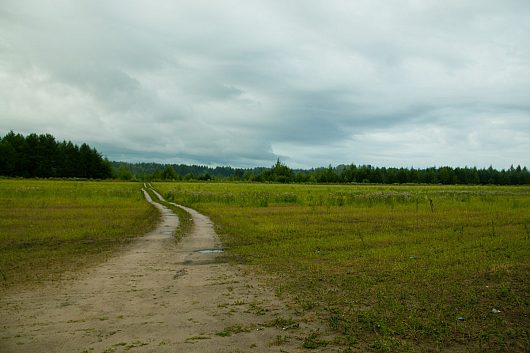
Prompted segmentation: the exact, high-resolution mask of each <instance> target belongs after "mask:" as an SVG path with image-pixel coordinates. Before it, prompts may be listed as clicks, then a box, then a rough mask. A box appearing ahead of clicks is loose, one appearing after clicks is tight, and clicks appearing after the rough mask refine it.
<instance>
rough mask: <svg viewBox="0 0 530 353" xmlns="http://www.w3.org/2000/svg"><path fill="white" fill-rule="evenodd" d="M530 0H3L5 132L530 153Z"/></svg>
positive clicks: (168, 143) (472, 155)
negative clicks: (115, 0) (123, 0)
mask: <svg viewBox="0 0 530 353" xmlns="http://www.w3.org/2000/svg"><path fill="white" fill-rule="evenodd" d="M528 18H530V3H529V2H528V1H523V0H521V1H517V0H512V1H510V0H506V1H502V2H498V1H486V2H484V1H456V0H455V1H445V2H442V3H440V2H438V1H408V2H406V3H405V4H403V3H400V4H398V3H395V2H389V1H355V2H351V1H338V0H337V1H327V2H321V1H306V2H304V5H303V6H301V5H300V3H299V2H294V1H245V2H241V1H224V0H223V1H215V2H211V1H197V0H193V1H192V0H190V1H170V0H165V1H164V0H162V1H157V2H150V1H129V2H127V3H120V2H109V1H105V0H100V1H94V0H92V1H88V0H87V1H75V2H70V1H60V0H53V1H52V0H49V1H39V2H38V3H35V2H34V1H26V0H16V1H14V0H4V1H2V4H0V96H1V98H0V132H1V133H2V134H4V133H5V132H7V131H8V130H11V129H12V130H15V131H20V132H25V133H28V132H39V133H41V132H50V133H52V134H54V135H55V136H57V137H58V138H60V139H69V140H73V141H80V142H84V141H87V142H89V143H91V144H93V145H95V146H96V147H97V148H98V150H100V151H102V152H103V153H104V154H105V155H107V156H108V157H109V158H110V159H114V160H128V161H166V162H177V163H180V162H183V163H200V164H210V165H223V164H230V165H234V166H243V167H245V166H256V165H269V164H271V163H272V162H273V161H274V160H275V159H276V158H277V157H280V158H282V159H283V160H284V161H286V162H287V163H288V164H289V165H291V166H294V167H310V166H320V165H328V164H339V163H351V162H355V163H370V164H373V165H381V166H418V167H424V166H431V165H446V164H447V165H453V166H464V165H468V166H471V165H476V166H488V165H490V164H493V165H494V166H495V167H499V168H506V167H509V165H510V164H512V163H513V164H521V165H527V166H530V153H529V151H530V100H529V98H528V97H530V45H529V44H528V43H530V34H529V33H530V23H529V21H528V20H527V19H528Z"/></svg>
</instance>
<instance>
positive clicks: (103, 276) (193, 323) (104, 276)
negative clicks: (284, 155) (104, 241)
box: [0, 194, 336, 353]
mask: <svg viewBox="0 0 530 353" xmlns="http://www.w3.org/2000/svg"><path fill="white" fill-rule="evenodd" d="M145 195H146V199H147V200H148V201H149V202H151V203H153V204H154V205H155V206H156V207H157V208H158V209H159V210H160V212H161V222H160V224H159V226H158V227H157V229H156V230H154V231H153V232H151V233H149V234H147V235H145V236H143V237H141V238H139V239H137V240H136V241H135V242H133V243H132V244H131V245H130V246H128V247H127V248H126V249H125V250H124V251H122V252H121V253H120V254H118V255H117V256H115V257H113V258H111V259H110V260H108V261H107V262H105V263H103V264H101V265H99V266H96V267H93V268H90V269H87V270H86V271H84V272H83V273H80V274H79V275H78V277H77V279H74V280H69V281H63V282H61V283H60V284H58V285H57V284H56V283H55V284H50V285H41V286H39V287H38V288H34V289H32V290H25V291H23V292H19V293H15V294H14V293H11V294H8V295H6V296H4V297H2V298H0V352H1V353H8V352H32V353H33V352H79V353H81V352H105V353H110V352H303V351H306V350H305V349H304V348H302V344H303V340H304V338H305V337H307V335H308V334H309V333H310V332H311V330H314V329H316V327H314V326H310V325H314V324H309V323H305V322H304V320H303V318H301V317H300V316H296V315H295V314H294V313H292V312H290V311H289V309H287V307H286V305H285V304H284V303H282V302H280V301H279V300H278V299H277V298H276V297H275V296H274V295H273V294H272V292H271V291H270V290H268V289H266V288H265V287H263V286H261V285H260V284H259V283H258V282H257V281H255V280H254V279H250V278H249V276H248V275H244V274H243V272H244V271H243V270H242V269H241V268H238V267H234V266H230V265H228V264H226V263H221V262H220V261H219V260H218V254H216V253H201V252H198V250H204V249H219V248H220V246H221V244H220V242H219V239H218V237H217V235H216V234H215V232H214V230H213V227H212V223H211V222H210V220H209V219H208V218H207V217H205V216H203V215H201V214H199V213H197V212H195V211H194V210H191V209H187V210H188V212H189V213H190V214H191V215H192V217H193V223H194V226H193V229H192V231H191V233H190V234H188V235H187V236H185V237H184V238H183V239H182V240H181V241H180V242H179V243H176V242H175V240H174V238H173V237H172V235H173V233H174V230H175V228H176V226H177V225H178V218H177V217H176V216H175V215H174V214H173V213H172V212H171V211H170V210H169V209H167V208H166V207H164V206H162V205H160V204H158V203H154V202H153V201H152V200H151V198H150V197H149V195H148V194H145ZM291 317H292V318H294V319H295V321H296V324H294V325H292V324H291V325H289V326H288V327H282V325H281V324H280V325H276V326H279V327H276V326H274V325H272V326H271V323H272V321H273V320H275V319H277V318H285V319H287V318H291ZM277 322H279V321H278V320H277ZM298 325H299V327H297V326H298ZM311 351H313V352H315V351H326V352H328V351H329V352H333V351H336V350H334V349H333V348H332V347H330V346H328V347H326V348H321V349H317V350H314V349H313V350H311Z"/></svg>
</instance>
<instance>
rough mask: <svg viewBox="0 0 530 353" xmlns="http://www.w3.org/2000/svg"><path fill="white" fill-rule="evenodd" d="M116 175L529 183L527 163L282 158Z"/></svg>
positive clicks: (117, 171)
mask: <svg viewBox="0 0 530 353" xmlns="http://www.w3.org/2000/svg"><path fill="white" fill-rule="evenodd" d="M112 165H113V170H114V175H115V177H116V178H118V179H126V180H133V179H138V180H224V181H250V182H274V183H373V184H407V183H409V184H444V185H455V184H468V185H470V184H472V185H487V184H493V185H528V184H530V172H529V171H528V169H527V168H526V167H521V166H517V167H513V166H512V167H510V168H509V169H506V170H505V169H502V170H497V169H494V168H493V167H491V166H490V167H489V168H481V169H478V168H476V167H464V168H459V167H457V168H453V167H447V166H444V167H431V168H423V169H421V168H385V167H373V166H371V165H359V166H358V165H355V164H350V165H343V164H342V165H339V166H336V167H332V166H329V167H327V168H324V167H323V168H312V169H291V168H289V167H288V166H287V165H286V164H284V163H282V162H281V161H280V160H279V159H278V160H277V162H276V163H275V164H274V165H273V166H271V167H270V168H263V167H259V168H249V169H244V168H232V167H215V168H212V167H208V166H200V165H184V164H179V165H176V164H158V163H134V164H132V163H124V162H112Z"/></svg>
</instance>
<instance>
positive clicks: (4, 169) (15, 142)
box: [0, 131, 112, 179]
mask: <svg viewBox="0 0 530 353" xmlns="http://www.w3.org/2000/svg"><path fill="white" fill-rule="evenodd" d="M0 175H2V176H10V177H24V178H53V177H57V178H89V179H107V178H111V177H112V167H111V164H110V162H109V161H108V160H106V159H104V158H103V157H102V155H101V154H100V153H99V152H98V151H97V150H96V149H95V148H92V147H90V146H89V145H87V144H86V143H83V144H82V145H81V146H78V145H76V144H73V143H72V142H71V141H68V142H67V141H62V142H58V141H56V140H55V137H53V136H52V135H50V134H40V135H37V134H34V133H33V134H29V135H27V136H23V135H21V134H15V133H14V132H13V131H11V132H9V133H7V134H6V135H5V136H3V137H2V138H0Z"/></svg>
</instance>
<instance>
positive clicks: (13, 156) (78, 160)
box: [0, 131, 530, 185]
mask: <svg viewBox="0 0 530 353" xmlns="http://www.w3.org/2000/svg"><path fill="white" fill-rule="evenodd" d="M0 175H1V176H7V177H25V178H84V179H110V178H112V179H120V180H143V181H151V180H205V181H206V180H217V181H248V182H275V183H372V184H407V183H408V184H444V185H456V184H473V185H486V184H494V185H528V184H530V172H529V171H528V169H527V167H526V166H524V167H521V166H517V167H513V166H512V167H510V168H509V169H502V170H497V169H494V168H493V167H491V166H490V167H489V168H480V169H479V168H476V167H464V168H460V167H456V168H453V167H449V166H442V167H430V168H424V169H421V168H386V167H374V166H371V165H355V164H350V165H344V164H341V165H338V166H336V167H332V166H331V165H330V166H328V167H321V168H312V169H291V168H289V167H288V166H287V165H285V164H284V163H282V162H281V161H280V160H279V159H278V160H277V162H276V163H275V164H274V165H273V166H272V167H270V168H265V167H256V168H233V167H229V166H222V167H209V166H204V165H185V164H161V163H128V162H114V161H112V162H111V161H109V160H108V159H106V158H104V157H103V156H102V154H101V153H99V152H98V151H97V150H96V149H95V148H93V147H90V146H89V145H87V144H86V143H83V144H82V145H81V146H78V145H76V144H74V143H72V142H70V141H68V142H67V141H62V142H58V141H57V140H56V139H55V137H53V136H52V135H50V134H40V135H37V134H35V133H32V134H29V135H27V136H26V137H25V136H23V135H21V134H19V133H14V132H13V131H11V132H9V133H8V134H6V135H5V136H4V137H2V138H0Z"/></svg>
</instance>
